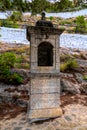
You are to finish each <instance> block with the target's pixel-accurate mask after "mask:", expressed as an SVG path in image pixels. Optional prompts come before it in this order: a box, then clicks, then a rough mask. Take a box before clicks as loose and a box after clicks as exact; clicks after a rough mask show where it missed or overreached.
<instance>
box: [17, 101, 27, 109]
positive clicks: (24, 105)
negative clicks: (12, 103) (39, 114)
mask: <svg viewBox="0 0 87 130" xmlns="http://www.w3.org/2000/svg"><path fill="white" fill-rule="evenodd" d="M17 104H18V105H19V106H20V107H27V106H28V101H26V100H23V99H18V100H17Z"/></svg>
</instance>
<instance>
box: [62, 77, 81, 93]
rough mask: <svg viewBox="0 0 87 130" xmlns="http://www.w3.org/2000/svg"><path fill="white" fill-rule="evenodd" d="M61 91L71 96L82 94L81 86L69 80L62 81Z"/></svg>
mask: <svg viewBox="0 0 87 130" xmlns="http://www.w3.org/2000/svg"><path fill="white" fill-rule="evenodd" d="M61 89H62V91H65V92H68V93H71V94H80V85H79V84H78V83H73V82H71V81H69V80H67V79H61Z"/></svg>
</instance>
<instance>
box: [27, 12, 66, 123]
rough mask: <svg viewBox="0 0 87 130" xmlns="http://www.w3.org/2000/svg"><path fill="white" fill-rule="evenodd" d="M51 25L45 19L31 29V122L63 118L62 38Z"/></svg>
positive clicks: (57, 30) (29, 32)
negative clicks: (61, 87) (61, 94)
mask: <svg viewBox="0 0 87 130" xmlns="http://www.w3.org/2000/svg"><path fill="white" fill-rule="evenodd" d="M63 31H64V30H63V29H58V28H54V27H53V24H52V22H51V21H46V20H45V13H44V12H43V13H42V19H41V20H39V21H37V22H36V25H35V26H27V39H28V40H29V41H30V75H31V76H30V101H29V108H28V118H29V120H30V122H34V121H39V120H45V119H49V118H54V117H58V116H61V115H62V110H61V108H60V53H59V46H60V34H62V32H63Z"/></svg>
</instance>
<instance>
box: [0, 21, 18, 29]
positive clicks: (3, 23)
mask: <svg viewBox="0 0 87 130" xmlns="http://www.w3.org/2000/svg"><path fill="white" fill-rule="evenodd" d="M0 26H2V27H9V28H19V25H18V24H16V23H15V24H14V22H13V21H10V20H2V21H1V24H0Z"/></svg>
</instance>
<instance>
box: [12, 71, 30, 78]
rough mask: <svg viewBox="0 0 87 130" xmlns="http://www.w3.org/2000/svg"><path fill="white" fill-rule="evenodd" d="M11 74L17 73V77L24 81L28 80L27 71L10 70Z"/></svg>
mask: <svg viewBox="0 0 87 130" xmlns="http://www.w3.org/2000/svg"><path fill="white" fill-rule="evenodd" d="M11 73H18V74H19V75H21V76H22V77H23V78H24V79H27V78H29V75H30V73H29V71H28V70H25V69H12V70H11Z"/></svg>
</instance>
